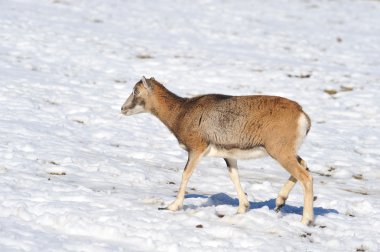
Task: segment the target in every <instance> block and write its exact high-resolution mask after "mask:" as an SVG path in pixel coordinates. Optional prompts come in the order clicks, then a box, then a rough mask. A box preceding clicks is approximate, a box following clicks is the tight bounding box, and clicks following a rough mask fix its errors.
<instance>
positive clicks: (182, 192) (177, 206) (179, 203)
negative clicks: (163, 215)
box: [159, 153, 202, 211]
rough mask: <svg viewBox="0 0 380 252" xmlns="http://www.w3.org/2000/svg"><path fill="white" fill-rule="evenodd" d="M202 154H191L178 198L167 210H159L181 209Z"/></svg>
mask: <svg viewBox="0 0 380 252" xmlns="http://www.w3.org/2000/svg"><path fill="white" fill-rule="evenodd" d="M201 157H202V154H201V153H189V158H188V160H187V164H186V166H185V169H184V171H183V173H182V181H181V185H180V187H179V190H178V193H177V198H176V199H175V200H174V201H173V202H172V203H171V204H170V205H169V206H167V207H165V208H159V210H171V211H177V210H178V209H180V208H181V207H182V205H183V200H184V198H185V192H186V186H187V183H188V182H189V179H190V177H191V174H192V173H193V171H194V169H195V167H196V165H197V164H198V162H199V160H200V159H201Z"/></svg>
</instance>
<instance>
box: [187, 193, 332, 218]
mask: <svg viewBox="0 0 380 252" xmlns="http://www.w3.org/2000/svg"><path fill="white" fill-rule="evenodd" d="M185 198H204V199H207V202H206V203H204V204H202V206H203V207H205V206H219V205H230V206H236V207H237V206H238V205H239V200H238V199H236V198H231V197H230V196H228V195H227V194H225V193H218V194H214V195H212V196H205V195H201V194H187V195H186V196H185ZM249 204H250V209H258V208H262V207H265V206H267V207H268V208H269V209H270V210H274V208H275V207H276V199H270V200H267V201H261V202H249ZM302 211H303V207H295V206H291V205H288V204H285V206H283V207H282V208H281V212H282V213H292V214H298V215H302ZM329 213H334V214H339V212H338V211H337V210H335V209H325V208H323V207H314V215H315V216H320V215H322V216H323V215H326V214H329Z"/></svg>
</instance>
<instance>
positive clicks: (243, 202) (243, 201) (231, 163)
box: [224, 158, 249, 213]
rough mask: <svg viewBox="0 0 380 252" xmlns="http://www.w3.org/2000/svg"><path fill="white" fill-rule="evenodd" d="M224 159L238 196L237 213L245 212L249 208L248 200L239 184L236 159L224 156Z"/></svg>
mask: <svg viewBox="0 0 380 252" xmlns="http://www.w3.org/2000/svg"><path fill="white" fill-rule="evenodd" d="M224 161H226V164H227V168H228V173H229V175H230V178H231V180H232V182H233V183H234V185H235V189H236V191H237V194H238V198H239V207H238V210H237V213H245V212H247V210H248V209H249V201H248V199H247V196H246V195H245V193H244V191H243V188H242V187H241V184H240V180H239V173H238V167H237V161H236V159H232V158H225V159H224Z"/></svg>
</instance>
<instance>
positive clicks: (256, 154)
mask: <svg viewBox="0 0 380 252" xmlns="http://www.w3.org/2000/svg"><path fill="white" fill-rule="evenodd" d="M267 155H268V153H267V151H266V150H265V148H263V147H255V148H252V149H247V150H241V149H237V148H233V149H223V148H219V147H216V146H214V145H209V147H208V150H207V152H206V154H205V156H208V157H223V158H234V159H255V158H260V157H264V156H267Z"/></svg>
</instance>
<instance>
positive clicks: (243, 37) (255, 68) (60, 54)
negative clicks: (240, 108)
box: [0, 0, 380, 252]
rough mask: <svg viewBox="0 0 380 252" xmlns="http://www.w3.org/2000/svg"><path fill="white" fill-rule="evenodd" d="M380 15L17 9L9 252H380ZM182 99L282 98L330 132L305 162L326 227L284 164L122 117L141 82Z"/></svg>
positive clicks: (375, 8)
mask: <svg viewBox="0 0 380 252" xmlns="http://www.w3.org/2000/svg"><path fill="white" fill-rule="evenodd" d="M379 24H380V2H379V1H371V0H362V1H359V0H351V1H327V0H322V1H317V0H315V1H314V0H288V1H285V0H281V1H248V0H247V1H232V0H231V1H208V0H197V1H176V0H175V1H171V0H167V1H165V0H160V1H148V0H146V1H143V0H141V1H122V0H110V1H107V0H9V1H5V0H4V1H0V116H1V119H0V251H218V252H219V251H379V250H380V233H379V230H380V185H379V184H380V183H379V180H380V171H379V163H380V126H379V125H380V115H379V114H380V105H379V97H380V25H379ZM142 75H145V76H147V77H150V76H154V77H155V78H156V79H157V80H159V81H160V82H162V83H164V84H165V85H166V86H167V87H168V88H169V89H171V90H172V91H174V92H175V93H177V94H179V95H181V96H193V95H197V94H202V93H224V94H232V95H241V94H257V93H264V94H271V95H281V96H285V97H288V98H290V99H294V100H296V101H298V102H299V103H300V104H302V106H303V107H304V109H305V111H307V112H308V113H309V115H310V116H311V118H312V121H313V126H312V129H311V132H310V134H309V136H308V138H307V140H306V142H305V143H304V145H303V147H302V149H301V151H300V155H301V156H302V157H303V158H304V159H305V160H306V161H307V162H308V166H309V167H310V169H311V171H312V173H313V176H314V192H315V195H316V196H317V197H318V199H317V200H316V201H315V214H316V222H315V226H314V227H305V226H303V225H302V224H301V223H300V220H301V213H302V206H303V192H302V189H301V187H300V186H299V185H297V186H296V188H295V189H294V191H293V192H292V194H291V195H290V198H289V199H288V202H287V203H288V204H287V206H286V207H284V209H283V210H282V212H281V213H278V214H277V213H275V211H273V208H274V199H275V197H276V196H277V193H278V191H279V190H280V188H281V186H282V184H283V183H284V182H285V181H286V179H287V178H288V174H287V173H286V172H285V171H284V170H283V169H282V168H281V167H280V166H279V165H278V164H277V163H276V162H275V161H273V160H271V159H269V158H264V159H259V160H248V161H241V162H239V164H240V173H241V179H242V184H243V187H244V189H245V191H246V192H247V193H248V197H249V200H250V202H251V210H250V211H249V212H248V213H246V214H243V215H236V214H235V211H236V207H237V206H236V204H237V200H236V192H235V190H234V187H233V184H232V182H231V181H230V179H229V177H228V174H227V170H226V168H225V164H224V161H223V160H222V159H216V158H204V159H203V160H202V162H201V163H200V165H199V166H198V168H197V170H196V171H195V173H194V174H193V176H192V178H191V180H190V183H189V187H188V194H187V197H186V200H185V206H184V210H181V211H179V212H175V213H173V212H169V211H158V210H157V208H158V207H161V206H165V205H166V204H168V203H170V202H171V201H172V200H173V199H174V197H175V194H176V190H177V189H178V186H179V182H180V178H181V173H182V169H183V167H184V165H185V162H186V152H185V151H183V150H182V149H180V148H179V147H178V144H177V141H176V140H175V138H174V137H173V136H172V135H171V134H170V133H169V131H168V130H167V129H166V128H165V127H164V126H163V125H162V124H161V123H160V122H159V121H158V120H157V119H155V118H154V117H152V116H151V115H145V114H143V115H136V116H132V117H123V116H121V114H120V106H121V105H122V103H123V102H124V100H125V99H126V98H127V96H128V94H129V93H130V92H131V88H132V87H133V85H134V83H135V82H137V81H138V80H139V78H140V76H142Z"/></svg>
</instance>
